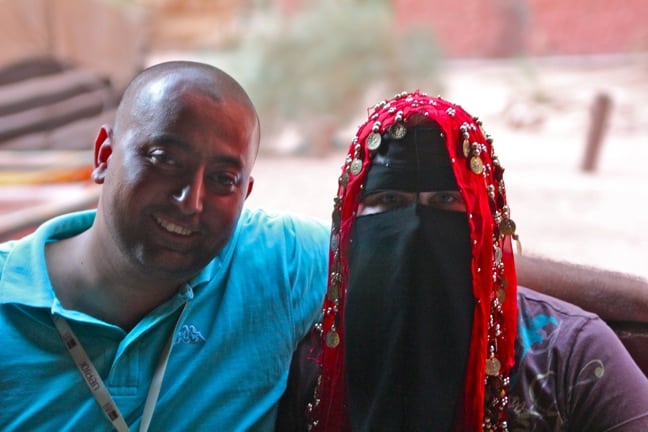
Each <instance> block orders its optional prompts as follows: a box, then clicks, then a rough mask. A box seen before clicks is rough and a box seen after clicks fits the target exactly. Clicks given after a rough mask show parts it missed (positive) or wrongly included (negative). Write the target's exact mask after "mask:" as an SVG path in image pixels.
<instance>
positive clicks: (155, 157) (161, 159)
mask: <svg viewBox="0 0 648 432" xmlns="http://www.w3.org/2000/svg"><path fill="white" fill-rule="evenodd" d="M148 157H149V159H150V160H151V161H152V162H154V163H156V164H164V165H177V162H176V161H175V160H174V159H173V158H172V157H171V156H170V155H169V154H168V153H167V152H165V151H164V150H162V149H153V150H151V151H150V152H149V154H148Z"/></svg>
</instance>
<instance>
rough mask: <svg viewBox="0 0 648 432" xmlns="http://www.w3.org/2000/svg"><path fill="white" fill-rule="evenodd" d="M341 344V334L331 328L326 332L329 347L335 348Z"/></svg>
mask: <svg viewBox="0 0 648 432" xmlns="http://www.w3.org/2000/svg"><path fill="white" fill-rule="evenodd" d="M339 344H340V335H339V334H338V333H337V332H336V331H335V330H331V331H330V332H328V333H327V334H326V346H328V347H329V348H335V347H336V346H338V345H339Z"/></svg>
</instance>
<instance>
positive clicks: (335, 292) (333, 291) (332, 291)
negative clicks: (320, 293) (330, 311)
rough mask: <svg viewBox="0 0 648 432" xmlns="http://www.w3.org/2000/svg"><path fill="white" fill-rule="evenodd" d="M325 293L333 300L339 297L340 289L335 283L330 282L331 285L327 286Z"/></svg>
mask: <svg viewBox="0 0 648 432" xmlns="http://www.w3.org/2000/svg"><path fill="white" fill-rule="evenodd" d="M326 295H327V297H328V299H329V300H331V301H335V300H338V299H339V298H340V290H339V289H338V285H337V283H331V286H329V287H328V291H327V292H326Z"/></svg>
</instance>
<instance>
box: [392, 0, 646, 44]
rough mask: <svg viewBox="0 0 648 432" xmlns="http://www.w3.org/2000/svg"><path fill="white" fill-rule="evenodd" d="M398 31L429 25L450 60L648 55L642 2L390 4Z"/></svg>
mask: <svg viewBox="0 0 648 432" xmlns="http://www.w3.org/2000/svg"><path fill="white" fill-rule="evenodd" d="M393 7H394V14H395V19H396V22H397V26H398V27H399V28H400V29H405V28H408V27H411V26H416V25H423V26H430V27H431V28H432V30H433V32H434V34H435V37H436V39H437V41H438V43H439V44H440V46H441V47H442V50H443V52H444V53H445V54H446V55H447V56H449V57H501V56H510V55H516V54H521V53H524V54H530V55H580V54H611V53H628V52H637V51H648V25H646V21H647V19H648V1H646V0H619V1H614V2H613V1H610V0H426V1H420V0H394V4H393Z"/></svg>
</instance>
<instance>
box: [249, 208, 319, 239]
mask: <svg viewBox="0 0 648 432" xmlns="http://www.w3.org/2000/svg"><path fill="white" fill-rule="evenodd" d="M239 226H240V227H241V229H242V230H244V231H246V232H252V233H254V234H255V235H263V234H270V235H276V234H279V233H285V234H294V235H300V236H312V237H315V238H316V239H317V240H318V241H319V240H321V238H322V237H326V238H328V235H329V227H328V225H327V224H325V223H324V222H322V221H320V220H318V219H315V218H312V217H308V216H302V215H297V214H294V213H288V212H276V211H267V210H264V209H259V208H255V209H245V210H244V211H243V213H242V214H241V218H240V221H239Z"/></svg>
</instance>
